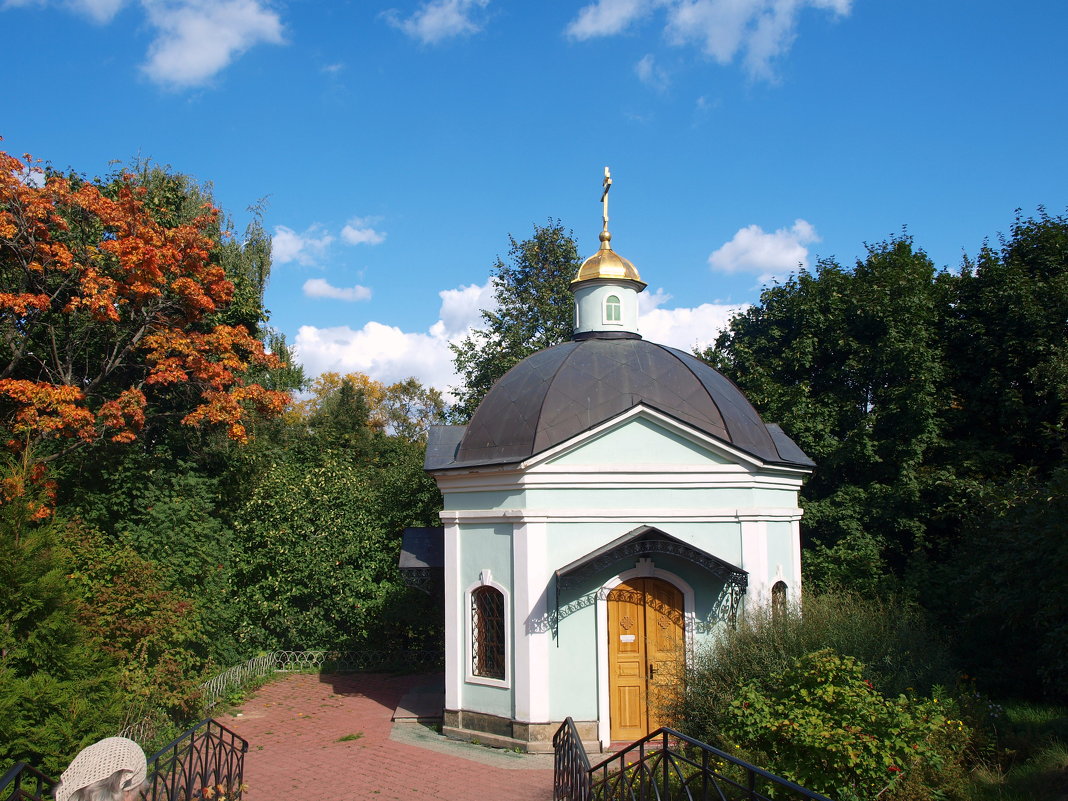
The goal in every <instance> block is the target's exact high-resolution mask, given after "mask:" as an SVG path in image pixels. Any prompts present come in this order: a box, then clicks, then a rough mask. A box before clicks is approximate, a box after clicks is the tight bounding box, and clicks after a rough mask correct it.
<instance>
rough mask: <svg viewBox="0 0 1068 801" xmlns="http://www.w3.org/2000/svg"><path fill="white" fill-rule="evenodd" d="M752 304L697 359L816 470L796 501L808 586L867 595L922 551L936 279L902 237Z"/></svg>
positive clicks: (934, 397)
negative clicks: (890, 569)
mask: <svg viewBox="0 0 1068 801" xmlns="http://www.w3.org/2000/svg"><path fill="white" fill-rule="evenodd" d="M760 300H761V302H760V303H759V304H758V305H756V306H753V307H751V308H750V309H748V310H747V311H746V312H745V313H744V314H742V315H740V316H737V317H735V318H734V319H733V320H732V321H731V325H730V328H729V330H727V331H725V332H724V333H723V334H721V335H720V337H719V338H718V339H717V341H716V344H715V345H714V346H713V347H712V348H709V349H708V350H706V351H705V352H704V353H703V354H702V355H703V357H704V358H705V359H706V360H707V361H709V363H711V364H712V365H713V366H714V367H716V368H717V369H718V370H720V371H722V372H723V373H725V374H726V375H728V376H729V377H731V378H732V379H734V380H735V381H736V382H737V383H738V384H739V386H740V387H741V388H742V390H743V391H744V392H745V393H746V396H747V397H748V398H749V399H750V400H751V401H752V402H753V404H754V405H755V406H756V407H757V408H758V409H759V410H760V411H761V414H762V415H763V416H764V417H765V419H768V420H774V421H776V422H779V423H780V424H782V426H783V428H784V429H785V430H786V431H787V432H788V433H789V434H790V435H791V436H792V437H793V438H794V439H795V440H796V441H797V442H798V444H799V445H800V446H801V447H802V449H803V450H804V451H805V452H806V453H808V454H809V456H811V457H812V458H813V459H814V460H815V461H816V463H817V465H818V467H817V469H816V471H815V473H814V474H813V476H812V478H811V479H810V480H809V481H808V483H807V485H806V486H805V489H804V493H803V499H804V507H805V526H804V532H805V536H806V538H807V543H806V545H807V548H808V559H807V562H806V568H807V571H808V576H809V578H810V580H814V581H815V582H816V583H817V584H822V585H824V586H826V585H828V584H832V583H844V584H847V585H851V586H867V587H872V586H874V585H876V584H878V583H879V581H880V579H881V577H882V576H884V575H885V568H886V565H887V561H888V560H890V561H891V563H892V564H894V565H895V566H898V567H900V566H901V565H902V564H903V562H904V560H905V559H907V558H908V557H909V556H910V555H911V554H912V553H913V552H914V551H915V550H916V549H917V548H919V547H921V546H922V545H923V544H924V537H925V520H926V517H927V515H928V510H927V508H926V507H925V505H924V503H923V501H924V498H925V496H924V492H925V490H926V489H927V488H928V486H929V485H930V483H931V482H932V481H933V480H934V479H935V477H934V476H933V475H931V474H930V472H929V471H927V470H925V462H926V458H927V456H928V455H929V454H930V452H931V450H932V448H933V447H934V446H936V445H937V444H938V443H939V436H940V413H941V411H942V409H943V406H944V403H945V401H944V394H945V393H944V392H943V387H944V379H943V365H942V352H941V347H940V344H939V341H938V337H937V326H936V323H937V321H938V319H939V313H940V308H941V305H942V304H941V293H940V289H939V285H938V283H937V282H936V280H935V271H934V267H933V265H932V264H931V261H930V260H929V259H928V258H927V256H926V255H925V254H924V253H923V252H922V251H920V250H918V249H916V248H915V247H914V246H913V243H912V241H911V239H909V238H908V237H904V236H903V237H900V238H897V239H892V240H890V241H888V242H883V243H881V244H879V245H875V246H871V247H869V252H868V256H867V258H866V259H865V260H864V261H859V262H858V263H857V264H856V265H855V267H854V268H853V269H852V270H845V269H843V268H842V267H841V266H839V265H838V264H836V263H835V262H833V261H830V260H825V261H822V262H820V263H819V264H818V265H817V267H816V271H815V272H814V273H810V272H809V271H807V270H802V271H800V273H799V274H798V275H796V276H794V277H791V278H790V279H788V280H787V282H786V283H784V284H782V285H776V286H772V287H769V288H766V289H765V290H764V291H763V293H762V294H761V299H760Z"/></svg>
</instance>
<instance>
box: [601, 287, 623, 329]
mask: <svg viewBox="0 0 1068 801" xmlns="http://www.w3.org/2000/svg"><path fill="white" fill-rule="evenodd" d="M613 298H615V301H616V302H615V303H612V302H611V301H612V299H613ZM609 305H612V306H614V307H615V308H616V310H617V311H618V312H619V318H618V319H615V320H613V319H612V318H611V317H610V316H609V314H608V307H609ZM601 322H603V323H604V324H605V325H619V326H621V325H623V299H622V298H621V297H620V296H619V295H616V294H615V293H613V294H611V295H607V296H605V299H604V303H602V304H601Z"/></svg>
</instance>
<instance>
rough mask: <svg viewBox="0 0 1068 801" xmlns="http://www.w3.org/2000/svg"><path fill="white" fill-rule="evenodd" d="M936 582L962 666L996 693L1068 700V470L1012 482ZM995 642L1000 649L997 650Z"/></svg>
mask: <svg viewBox="0 0 1068 801" xmlns="http://www.w3.org/2000/svg"><path fill="white" fill-rule="evenodd" d="M999 506H1000V509H998V508H997V507H996V506H995V505H994V504H993V503H992V504H991V507H992V508H993V509H994V511H992V512H991V513H990V514H988V515H984V516H983V517H982V518H979V519H976V520H975V521H974V522H972V523H971V524H969V526H968V527H967V529H966V531H965V537H964V541H963V544H962V546H961V547H960V549H959V551H958V552H957V553H955V554H954V556H953V557H952V558H951V559H949V560H948V561H947V562H946V563H945V564H943V565H939V566H937V567H936V568H933V569H932V570H931V571H930V573H929V575H930V581H931V586H932V594H933V596H934V597H933V599H932V602H933V605H935V606H936V607H937V608H938V609H939V610H940V612H941V613H942V614H943V616H944V617H945V619H946V620H947V622H950V624H951V625H952V626H953V627H954V628H955V635H956V636H955V640H956V647H957V650H958V652H959V654H960V659H961V661H962V662H963V664H966V665H968V669H969V671H970V672H972V673H973V674H974V675H975V676H976V677H977V678H978V679H979V680H980V681H981V683H982V685H983V686H984V687H986V688H988V689H989V690H990V691H991V692H995V693H998V694H1000V695H1008V696H1020V695H1024V696H1035V695H1037V694H1038V692H1039V691H1040V690H1044V692H1045V694H1046V695H1047V696H1048V697H1050V698H1053V699H1057V700H1060V701H1064V700H1065V699H1068V689H1066V687H1068V605H1066V602H1065V598H1064V581H1063V577H1064V576H1065V574H1066V571H1068V538H1066V537H1065V520H1068V467H1062V468H1059V469H1057V470H1055V471H1054V472H1053V474H1052V476H1050V478H1049V479H1048V480H1040V479H1037V478H1035V477H1033V476H1031V477H1025V478H1023V479H1021V480H1019V481H1016V482H1011V483H1007V484H1006V485H1005V486H1004V487H1003V489H1002V493H1001V497H1000V504H999ZM992 642H996V643H997V647H991V643H992Z"/></svg>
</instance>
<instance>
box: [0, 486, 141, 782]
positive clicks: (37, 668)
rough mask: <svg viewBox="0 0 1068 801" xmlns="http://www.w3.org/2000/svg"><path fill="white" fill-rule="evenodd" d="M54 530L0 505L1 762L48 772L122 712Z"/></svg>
mask: <svg viewBox="0 0 1068 801" xmlns="http://www.w3.org/2000/svg"><path fill="white" fill-rule="evenodd" d="M59 529H60V524H59V523H57V522H55V521H51V520H46V521H44V522H41V521H35V520H32V519H26V518H25V517H23V516H22V512H21V508H20V505H19V504H8V505H5V506H0V764H10V763H11V762H14V761H16V760H27V761H29V762H31V763H32V764H34V765H36V766H38V767H40V768H41V769H43V770H45V771H48V772H51V773H53V775H58V773H59V771H61V770H62V768H63V767H64V766H65V762H64V760H65V759H66V758H68V757H69V756H70V755H71V754H73V753H74V752H76V751H77V750H78V748H79V747H81V746H84V745H88V743H89V742H91V741H92V740H94V739H97V738H99V737H102V736H107V735H108V734H112V733H114V731H116V730H117V729H118V723H119V720H120V718H121V714H122V708H121V703H122V702H121V699H120V696H119V695H118V692H117V684H118V681H117V675H116V671H115V667H114V664H113V663H112V661H111V659H110V658H109V657H108V656H107V655H105V654H104V653H103V652H102V651H101V650H100V648H99V647H98V646H97V643H96V642H95V641H94V639H93V637H92V635H91V633H90V632H89V631H87V630H86V628H85V627H84V626H83V625H82V623H81V621H80V620H79V617H78V615H77V614H76V608H77V607H76V604H75V599H74V598H73V597H72V595H71V593H70V591H69V587H68V583H67V579H66V576H67V571H68V569H69V561H68V557H67V554H65V553H64V551H63V550H62V548H61V547H60V540H61V537H60V530H59Z"/></svg>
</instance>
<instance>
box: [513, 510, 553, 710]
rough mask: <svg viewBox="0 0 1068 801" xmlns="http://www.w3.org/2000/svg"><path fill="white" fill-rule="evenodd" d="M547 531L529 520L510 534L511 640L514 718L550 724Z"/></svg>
mask: <svg viewBox="0 0 1068 801" xmlns="http://www.w3.org/2000/svg"><path fill="white" fill-rule="evenodd" d="M547 536H548V532H547V526H546V524H545V521H544V520H527V521H525V522H523V523H518V524H516V525H515V526H514V527H513V529H512V560H513V561H512V576H513V587H514V592H513V595H512V609H513V614H514V618H513V622H512V636H513V638H514V643H515V646H514V650H513V653H514V655H515V682H514V683H513V688H514V691H515V719H516V720H518V721H521V722H524V723H548V722H549V648H550V630H549V607H548V592H547V587H548V581H549V578H548V573H547V567H546V558H547V554H546V538H547Z"/></svg>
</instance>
